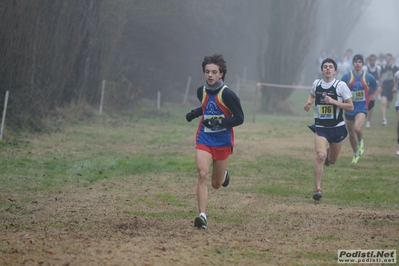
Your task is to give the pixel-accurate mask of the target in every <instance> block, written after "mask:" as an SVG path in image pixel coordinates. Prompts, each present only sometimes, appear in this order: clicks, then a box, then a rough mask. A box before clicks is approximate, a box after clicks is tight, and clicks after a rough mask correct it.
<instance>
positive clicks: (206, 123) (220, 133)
mask: <svg viewBox="0 0 399 266" xmlns="http://www.w3.org/2000/svg"><path fill="white" fill-rule="evenodd" d="M202 70H203V72H204V75H205V79H206V82H205V84H204V85H203V86H201V87H199V88H198V89H197V97H198V99H199V101H200V102H201V103H202V104H201V107H198V108H197V109H194V110H192V111H191V112H190V113H188V114H187V115H186V119H187V121H188V122H191V121H192V120H193V119H194V118H197V117H201V120H200V122H199V125H198V129H197V133H196V144H197V152H196V163H197V169H198V185H197V199H198V209H199V215H198V216H197V217H196V218H195V220H194V225H195V226H196V227H197V228H203V229H206V228H207V217H206V214H205V212H206V203H207V201H208V185H207V183H208V179H209V170H210V166H211V164H213V170H212V186H213V187H214V188H215V189H218V188H220V187H221V186H224V187H227V186H228V184H229V181H230V176H229V172H228V171H227V162H228V158H229V155H230V154H232V153H233V146H234V132H233V127H235V126H238V125H241V124H242V123H243V122H244V113H243V111H242V107H241V103H240V99H239V98H238V97H237V95H236V94H235V93H234V92H233V91H232V90H230V89H229V88H228V87H227V86H226V85H224V82H223V81H224V77H225V76H226V71H227V67H226V61H225V60H224V58H223V55H221V54H213V55H211V56H205V58H204V61H203V62H202Z"/></svg>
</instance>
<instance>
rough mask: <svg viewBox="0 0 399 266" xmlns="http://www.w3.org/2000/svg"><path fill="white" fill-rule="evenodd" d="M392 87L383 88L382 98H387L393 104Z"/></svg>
mask: <svg viewBox="0 0 399 266" xmlns="http://www.w3.org/2000/svg"><path fill="white" fill-rule="evenodd" d="M392 87H393V86H392ZM392 87H388V86H385V87H382V92H381V97H382V96H385V97H387V100H388V102H392V99H393V94H392Z"/></svg>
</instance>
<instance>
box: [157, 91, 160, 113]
mask: <svg viewBox="0 0 399 266" xmlns="http://www.w3.org/2000/svg"><path fill="white" fill-rule="evenodd" d="M157 96H158V97H157V109H158V110H159V109H161V92H160V91H158V95H157Z"/></svg>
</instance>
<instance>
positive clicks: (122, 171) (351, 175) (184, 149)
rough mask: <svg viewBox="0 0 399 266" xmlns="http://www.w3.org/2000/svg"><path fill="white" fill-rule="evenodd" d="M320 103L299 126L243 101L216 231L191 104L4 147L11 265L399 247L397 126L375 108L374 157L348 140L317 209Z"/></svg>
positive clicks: (297, 255) (212, 261)
mask: <svg viewBox="0 0 399 266" xmlns="http://www.w3.org/2000/svg"><path fill="white" fill-rule="evenodd" d="M306 98H307V92H303V91H296V92H295V93H294V94H293V95H292V96H291V99H290V103H291V104H292V105H293V110H295V111H296V112H297V113H296V114H294V115H292V116H270V115H261V114H257V116H256V122H255V123H253V122H252V107H251V104H250V103H244V108H245V113H246V121H245V123H244V124H243V125H242V126H240V127H238V128H236V131H235V135H236V146H235V149H234V154H233V155H232V156H231V157H230V161H229V171H230V174H231V182H230V185H229V186H228V187H227V188H221V189H219V190H214V189H212V188H211V185H210V184H209V202H208V208H207V216H208V229H207V230H197V229H196V228H194V226H193V220H194V217H195V216H196V215H197V214H198V213H197V204H196V182H197V180H196V176H197V173H196V166H195V161H194V156H195V141H194V134H195V131H196V127H197V125H198V124H197V123H198V120H194V121H193V122H191V123H187V122H186V121H185V114H186V113H187V112H188V111H189V110H191V109H192V107H191V106H185V107H181V106H165V107H164V108H163V110H162V111H157V110H151V109H149V110H143V111H141V112H139V113H135V114H132V115H124V116H118V117H116V116H112V115H104V116H102V117H97V116H95V115H93V116H92V117H91V118H87V119H86V120H85V121H80V122H65V123H64V124H63V126H62V128H61V130H60V132H58V133H54V134H42V135H33V134H23V135H22V134H18V135H17V134H16V133H15V132H10V133H9V137H8V139H7V140H4V141H2V142H0V154H1V163H0V226H1V227H0V238H1V241H0V265H147V266H149V265H336V264H337V251H338V249H366V250H367V249H383V250H387V249H395V250H399V240H398V239H399V238H398V236H399V210H398V203H399V190H398V184H399V179H398V163H399V162H398V160H399V157H397V156H396V155H395V151H396V147H397V144H396V116H395V113H394V110H393V108H391V109H390V110H388V113H389V115H388V126H386V127H383V126H381V125H380V120H381V119H380V112H379V107H380V105H379V103H377V104H376V107H375V114H374V117H373V123H372V127H371V129H364V132H365V134H364V135H365V136H364V141H365V154H364V155H363V156H362V157H361V159H360V160H359V163H358V164H356V165H353V164H351V163H350V162H351V158H352V151H351V148H350V145H349V141H348V139H346V140H345V143H344V146H343V149H342V151H341V156H340V158H339V160H338V163H337V164H336V165H334V166H330V167H328V168H326V169H325V174H324V177H323V182H322V188H323V198H322V200H321V201H320V202H314V201H313V200H312V194H313V190H314V187H313V164H314V160H315V153H314V148H313V134H312V133H311V131H310V130H309V129H308V128H307V125H310V124H312V115H311V114H309V113H306V112H304V111H302V108H303V105H304V103H305V101H306Z"/></svg>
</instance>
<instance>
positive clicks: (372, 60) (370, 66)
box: [363, 54, 381, 128]
mask: <svg viewBox="0 0 399 266" xmlns="http://www.w3.org/2000/svg"><path fill="white" fill-rule="evenodd" d="M366 61H367V65H365V66H363V70H364V71H367V72H368V73H370V74H371V75H373V77H374V78H375V80H376V81H377V82H378V86H380V85H381V66H380V65H378V64H377V56H376V55H375V54H371V55H369V57H368V58H367V60H366ZM374 103H375V101H374V100H370V103H369V113H368V115H367V121H366V128H370V127H371V117H372V116H373V107H374Z"/></svg>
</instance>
